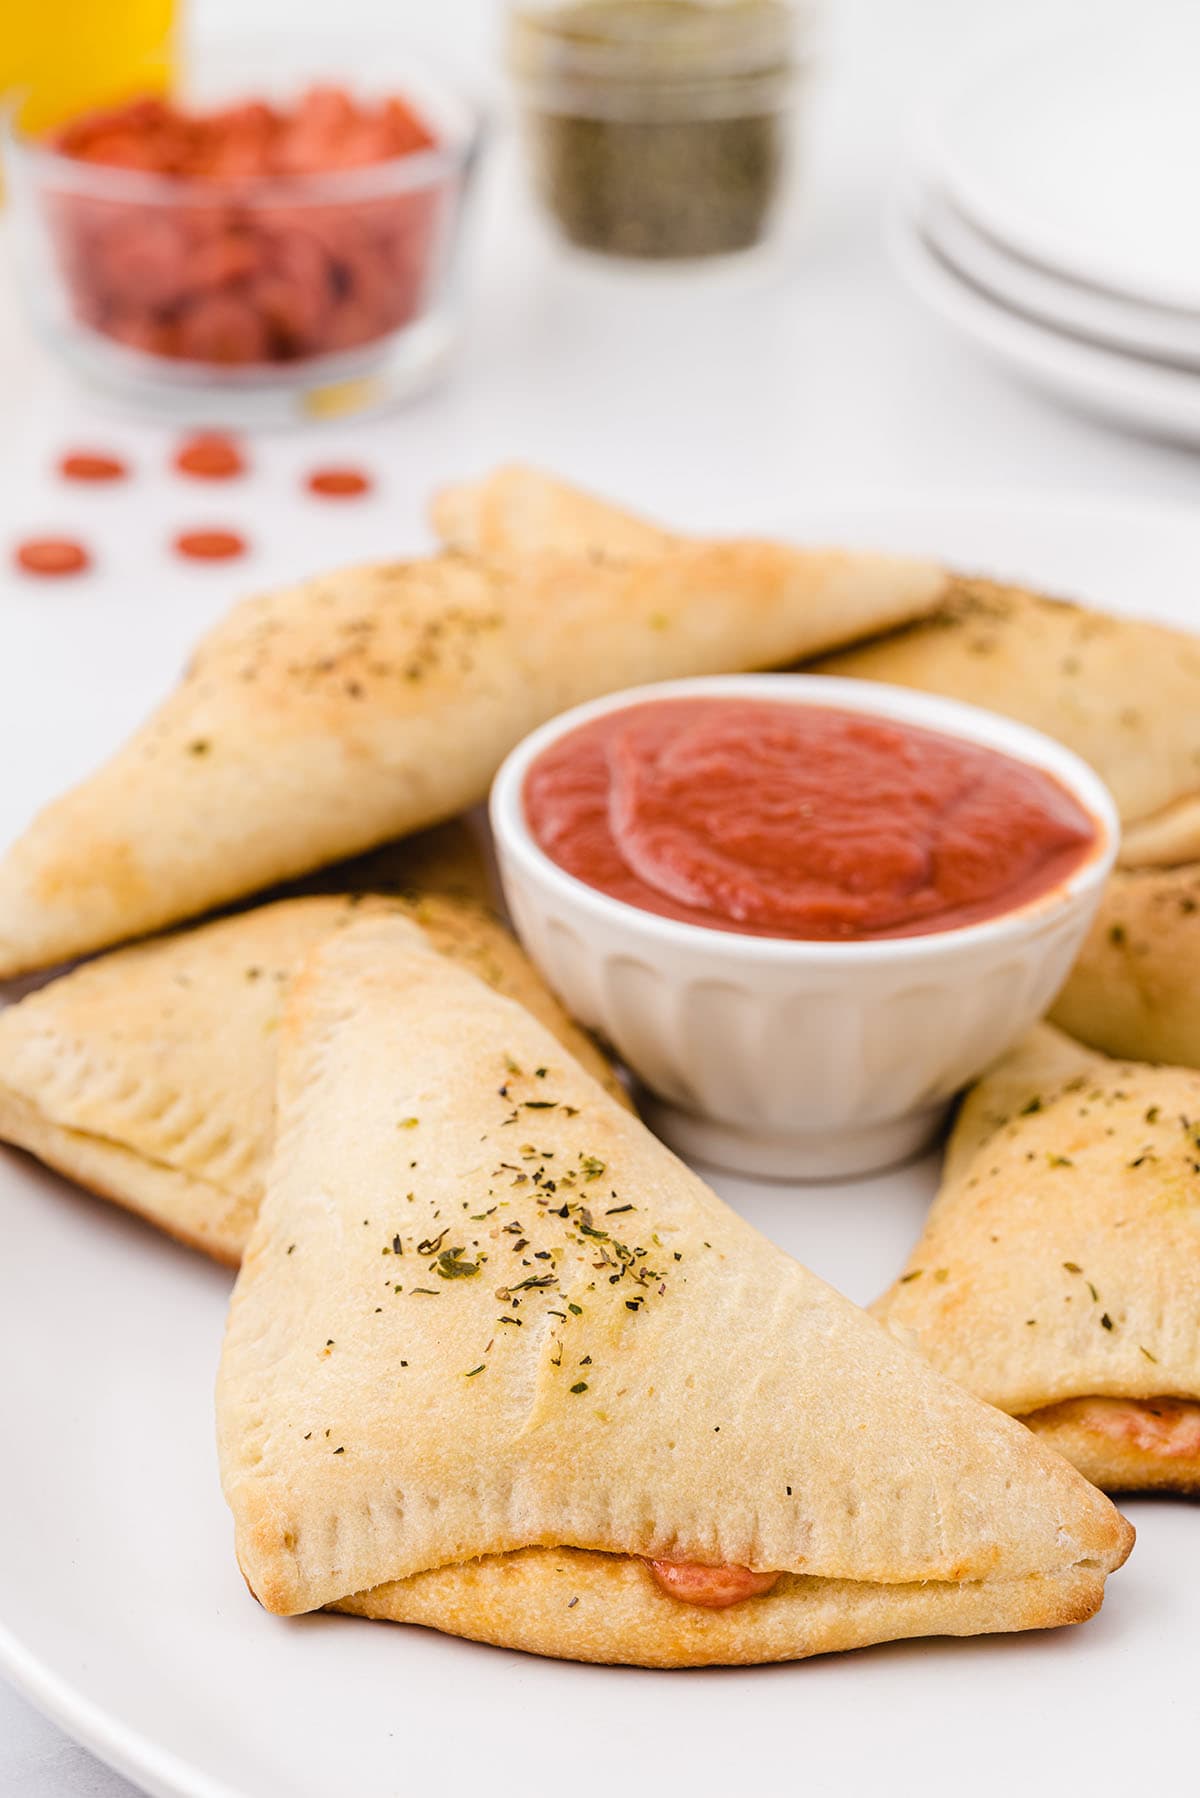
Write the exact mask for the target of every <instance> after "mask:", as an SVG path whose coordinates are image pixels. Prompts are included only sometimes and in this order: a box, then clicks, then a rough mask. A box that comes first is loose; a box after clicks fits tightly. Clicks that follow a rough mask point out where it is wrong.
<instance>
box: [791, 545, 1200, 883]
mask: <svg viewBox="0 0 1200 1798" xmlns="http://www.w3.org/2000/svg"><path fill="white" fill-rule="evenodd" d="M816 671H817V672H819V673H825V674H840V675H849V676H852V677H854V678H855V679H859V680H882V681H891V682H894V683H896V684H897V685H899V686H902V687H916V688H919V689H920V690H921V691H923V692H928V693H939V694H945V695H948V696H949V697H950V698H952V699H964V700H968V701H970V702H971V703H972V704H975V705H982V706H987V707H988V708H989V709H990V710H992V711H995V712H1003V713H1005V714H1006V715H1007V716H1009V717H1012V718H1017V719H1019V720H1020V721H1021V722H1022V723H1023V724H1030V725H1033V726H1034V727H1035V729H1038V730H1043V731H1045V732H1046V734H1047V735H1048V736H1051V737H1056V738H1057V739H1058V740H1059V742H1062V743H1065V744H1066V745H1067V746H1068V748H1071V749H1073V750H1074V751H1075V752H1076V754H1077V755H1081V756H1082V757H1083V759H1084V761H1086V762H1090V763H1091V765H1092V767H1093V768H1095V770H1096V772H1097V773H1098V774H1099V775H1100V776H1101V778H1102V779H1103V780H1104V781H1106V782H1107V784H1108V786H1109V787H1111V789H1112V792H1113V796H1114V798H1115V799H1116V801H1117V808H1118V810H1119V811H1120V814H1121V821H1122V824H1123V827H1124V834H1123V841H1122V845H1121V861H1122V863H1123V864H1124V865H1125V866H1127V867H1138V866H1144V865H1149V866H1160V865H1166V864H1171V863H1176V862H1181V861H1186V860H1188V859H1190V858H1198V857H1200V638H1197V637H1195V636H1193V635H1192V634H1191V633H1190V632H1187V631H1179V630H1171V629H1168V628H1167V627H1166V626H1164V625H1158V624H1149V623H1147V622H1146V621H1145V620H1143V619H1132V618H1117V617H1112V616H1110V615H1108V614H1107V613H1104V612H1097V611H1093V610H1091V609H1090V608H1085V607H1083V606H1077V605H1071V604H1068V603H1066V602H1065V601H1062V600H1055V599H1047V598H1044V597H1043V596H1041V595H1040V594H1036V593H1028V592H1026V591H1024V590H1023V589H1021V588H1019V587H1004V586H1000V585H998V584H996V583H995V582H992V581H984V580H957V581H956V582H955V584H954V586H953V588H952V590H951V592H950V594H949V595H948V597H947V599H946V601H945V602H944V603H943V605H942V606H941V607H940V609H939V610H938V612H937V614H936V616H934V617H933V618H931V619H929V620H928V621H926V622H922V623H918V624H914V625H910V626H909V627H908V628H906V629H903V630H900V631H896V632H893V633H892V634H891V635H890V636H886V637H881V638H880V639H879V640H878V641H877V642H874V643H868V644H864V645H862V646H860V647H858V648H852V649H850V650H848V651H843V652H841V653H838V654H836V655H833V656H830V657H827V658H826V659H824V660H823V661H821V662H820V663H818V664H817V668H816Z"/></svg>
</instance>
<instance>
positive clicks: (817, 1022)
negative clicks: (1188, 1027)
mask: <svg viewBox="0 0 1200 1798" xmlns="http://www.w3.org/2000/svg"><path fill="white" fill-rule="evenodd" d="M718 696H721V697H731V698H738V699H770V700H775V701H784V702H786V703H789V704H793V705H809V706H824V707H836V708H838V709H840V710H843V711H852V712H861V713H863V714H865V715H867V716H870V717H875V718H888V719H896V720H898V721H900V722H902V723H905V724H911V725H918V726H921V727H923V728H924V729H927V730H932V731H940V732H942V733H943V734H945V735H947V736H951V737H960V738H963V739H964V740H966V741H967V742H970V743H979V744H983V745H984V746H985V747H987V748H989V749H995V750H999V751H1000V752H1001V753H1003V754H1005V755H1008V756H1012V757H1015V758H1016V759H1017V760H1018V761H1022V762H1026V763H1031V764H1032V765H1033V766H1034V767H1038V768H1044V769H1046V770H1047V771H1048V772H1049V773H1050V774H1052V775H1054V776H1056V777H1057V779H1058V780H1059V781H1061V782H1062V784H1063V785H1064V786H1065V787H1066V788H1067V789H1068V790H1069V791H1070V792H1071V793H1073V794H1074V795H1075V797H1076V798H1077V799H1078V800H1080V801H1081V803H1082V804H1083V806H1084V807H1085V809H1086V810H1087V811H1088V812H1089V813H1090V814H1091V815H1092V817H1093V818H1094V819H1095V821H1096V826H1097V838H1096V846H1095V848H1094V850H1093V851H1092V852H1091V854H1090V855H1089V856H1088V858H1087V860H1086V861H1085V862H1084V863H1083V864H1082V866H1081V867H1080V868H1079V869H1078V870H1077V871H1076V872H1075V873H1074V874H1073V875H1072V876H1071V877H1070V879H1069V880H1067V881H1066V882H1064V883H1063V884H1061V885H1059V886H1056V887H1054V888H1052V889H1051V890H1050V891H1049V892H1048V893H1045V894H1043V895H1041V896H1040V897H1038V898H1036V899H1034V900H1032V901H1030V902H1029V903H1028V904H1026V905H1022V906H1020V907H1018V908H1017V909H1016V910H1013V911H1010V912H1005V913H1004V914H1003V915H1001V916H999V917H996V918H991V919H988V920H986V921H985V922H983V923H978V924H969V925H966V926H964V927H963V928H961V929H957V930H943V931H936V932H930V933H929V934H927V935H923V936H905V937H888V938H881V939H878V940H875V941H868V942H851V943H830V942H806V941H797V940H795V939H792V938H787V939H784V938H778V937H762V936H740V935H738V934H737V933H736V932H734V931H728V930H709V929H705V928H703V927H701V926H698V925H695V924H687V923H680V922H677V921H675V920H674V919H671V918H664V917H658V916H656V915H655V914H654V913H651V912H646V911H640V910H638V908H637V907H635V906H632V905H627V904H626V903H625V902H624V901H623V900H618V899H611V898H609V897H608V896H607V895H606V894H604V893H601V892H597V891H596V890H595V889H594V888H593V887H589V886H587V885H585V884H584V883H583V882H582V881H580V880H577V879H576V878H575V876H574V875H572V874H568V873H567V872H566V871H565V870H564V869H562V868H560V867H559V866H558V865H557V864H556V863H555V862H553V861H551V860H550V858H549V856H547V855H546V854H544V853H543V851H542V850H541V849H540V848H539V847H538V845H537V843H536V842H535V840H534V838H533V836H532V834H531V832H530V830H529V827H528V825H527V823H526V819H525V808H524V801H523V790H524V784H525V777H526V774H527V773H528V771H529V768H530V766H531V764H532V763H533V762H534V761H535V760H536V759H537V757H538V756H539V755H540V754H541V753H542V751H543V750H544V749H546V748H548V747H549V745H550V744H551V743H553V742H555V741H556V740H557V739H558V738H559V737H562V736H565V735H566V734H567V733H569V732H570V731H573V730H575V729H576V728H577V727H578V726H579V725H581V724H586V723H587V722H588V721H589V720H590V719H593V718H598V717H600V716H602V715H603V714H605V713H608V712H612V711H616V710H619V709H623V708H625V707H627V706H634V705H640V704H642V703H643V702H644V701H646V700H651V699H688V698H700V697H718ZM491 821H492V831H493V834H494V837H495V844H496V854H497V858H498V861H499V866H500V874H501V879H502V881H503V884H504V892H505V897H506V899H507V902H508V906H509V910H510V912H511V915H512V919H513V922H514V924H515V926H516V929H517V932H518V934H519V935H520V938H521V941H522V942H523V943H524V945H525V948H526V950H527V951H528V952H529V954H530V955H531V956H532V957H533V960H534V961H535V962H536V963H537V965H538V967H539V968H540V969H541V971H542V973H543V974H544V975H545V977H546V979H547V980H548V981H549V983H550V985H551V986H552V987H553V988H554V989H555V991H556V992H557V993H558V994H559V995H560V997H561V998H562V1000H563V1002H564V1004H565V1005H566V1006H567V1007H568V1008H569V1009H570V1010H571V1011H572V1012H573V1013H574V1015H575V1016H576V1017H577V1018H579V1019H580V1020H581V1021H582V1022H583V1023H585V1024H587V1025H589V1026H590V1027H591V1028H592V1029H593V1030H596V1031H598V1032H599V1034H600V1035H601V1036H603V1037H604V1038H606V1039H607V1041H608V1042H609V1043H611V1044H612V1046H613V1048H614V1049H615V1050H616V1052H617V1053H618V1055H620V1057H621V1058H622V1060H623V1061H625V1062H626V1063H627V1065H628V1066H629V1067H630V1068H631V1069H632V1070H633V1072H634V1073H635V1074H636V1075H637V1076H638V1078H639V1079H640V1080H641V1081H642V1082H643V1083H644V1084H645V1086H646V1087H647V1089H648V1091H649V1095H650V1101H649V1104H648V1105H646V1106H645V1107H644V1110H645V1112H646V1115H647V1117H648V1119H649V1121H650V1122H651V1123H652V1125H653V1126H654V1128H655V1129H656V1130H657V1131H658V1133H659V1134H660V1135H661V1136H662V1137H663V1138H664V1139H665V1140H666V1141H667V1142H669V1143H670V1144H671V1145H672V1146H673V1147H674V1148H676V1149H677V1150H678V1151H679V1152H680V1154H682V1155H684V1156H686V1157H689V1158H696V1159H699V1160H702V1161H707V1162H710V1163H712V1164H714V1165H716V1166H717V1167H724V1168H732V1169H735V1170H736V1171H738V1172H742V1173H751V1174H760V1175H767V1176H769V1177H773V1178H780V1179H784V1178H792V1179H830V1178H841V1177H846V1176H850V1175H854V1174H864V1173H868V1172H871V1171H873V1170H877V1169H880V1168H883V1167H887V1166H890V1165H892V1164H894V1163H895V1162H897V1161H900V1160H903V1159H904V1158H905V1157H907V1156H910V1155H913V1154H915V1153H916V1152H917V1151H918V1150H920V1149H921V1148H923V1147H924V1146H925V1145H926V1144H927V1143H928V1142H929V1141H930V1139H931V1138H932V1137H933V1135H934V1134H935V1132H936V1130H937V1128H938V1125H939V1124H940V1122H941V1120H942V1116H943V1114H944V1112H945V1109H946V1107H947V1105H948V1103H949V1101H950V1099H951V1097H952V1096H953V1094H954V1093H955V1092H957V1091H958V1090H959V1089H960V1088H961V1087H963V1086H965V1085H966V1084H967V1083H968V1082H969V1081H971V1080H973V1079H975V1077H976V1076H977V1075H978V1074H980V1073H982V1072H983V1070H984V1069H985V1068H986V1067H987V1066H988V1064H989V1063H990V1062H992V1061H994V1060H995V1059H996V1057H997V1056H998V1055H1001V1054H1003V1053H1004V1051H1005V1050H1006V1049H1007V1048H1008V1047H1009V1046H1010V1045H1011V1044H1012V1043H1013V1042H1015V1041H1016V1039H1017V1038H1018V1037H1019V1036H1021V1035H1022V1033H1023V1032H1024V1031H1025V1030H1027V1029H1028V1028H1029V1026H1030V1025H1031V1024H1033V1023H1034V1022H1035V1021H1036V1020H1037V1019H1038V1018H1039V1017H1041V1015H1042V1013H1043V1012H1044V1011H1045V1010H1046V1008H1047V1006H1048V1005H1049V1004H1050V1003H1051V1001H1052V1000H1053V998H1054V996H1055V994H1056V993H1057V992H1058V990H1059V988H1060V987H1061V986H1062V984H1063V982H1064V980H1065V979H1066V977H1067V973H1068V971H1069V969H1070V967H1071V963H1072V962H1073V961H1074V959H1075V956H1076V954H1077V953H1078V950H1079V948H1080V945H1081V943H1082V941H1083V938H1084V936H1085V934H1086V933H1087V930H1088V927H1089V925H1090V924H1091V922H1092V918H1093V916H1094V915H1095V912H1096V908H1097V905H1098V903H1099V899H1100V893H1101V889H1102V887H1103V885H1104V882H1105V880H1106V879H1107V878H1108V874H1109V872H1110V870H1111V868H1112V865H1113V860H1114V858H1115V855H1116V849H1117V841H1118V836H1119V829H1120V826H1119V822H1118V819H1117V814H1116V808H1115V806H1114V804H1113V800H1112V797H1111V795H1110V793H1109V791H1108V789H1107V787H1105V786H1104V784H1103V783H1102V781H1100V779H1099V778H1098V777H1097V776H1096V775H1095V774H1094V773H1093V772H1092V771H1091V769H1090V768H1089V767H1087V765H1086V764H1085V763H1084V762H1082V761H1080V759H1079V757H1078V756H1076V755H1073V754H1072V753H1071V751H1070V750H1068V749H1064V748H1063V747H1062V746H1061V745H1060V744H1058V743H1055V742H1052V741H1051V740H1050V738H1049V737H1044V736H1042V735H1041V733H1040V732H1038V731H1034V730H1029V729H1027V728H1026V727H1025V726H1024V725H1021V724H1014V723H1013V722H1012V721H1011V720H1009V719H1007V718H1001V717H999V716H997V715H996V714H995V713H992V712H986V711H983V710H981V709H980V708H979V707H977V706H970V705H960V704H958V703H957V702H956V701H953V700H948V699H937V698H933V697H931V696H930V695H928V694H924V693H914V692H910V691H908V690H906V689H904V688H900V687H889V686H884V685H880V684H877V683H875V682H873V681H856V680H837V679H834V678H832V677H827V676H824V675H805V674H747V675H721V676H715V677H709V678H704V679H698V680H679V681H669V682H661V683H659V684H657V685H654V686H647V687H636V688H629V689H627V690H626V691H624V692H622V693H616V694H612V695H610V696H609V697H607V698H605V699H599V700H595V701H593V702H591V703H590V704H588V705H581V706H576V707H575V708H574V709H573V710H572V711H569V712H564V713H562V714H561V715H560V716H559V717H557V718H554V719H552V720H551V721H550V723H548V724H544V725H543V726H542V727H541V729H540V730H535V731H534V732H533V733H532V734H531V735H530V736H528V737H526V738H525V740H524V742H522V743H521V744H519V745H518V747H517V748H516V749H514V750H513V752H512V754H511V755H510V756H509V757H508V759H507V760H506V761H505V763H504V765H503V767H502V768H501V769H500V772H499V773H498V774H497V776H496V780H495V784H494V785H493V788H492V797H491Z"/></svg>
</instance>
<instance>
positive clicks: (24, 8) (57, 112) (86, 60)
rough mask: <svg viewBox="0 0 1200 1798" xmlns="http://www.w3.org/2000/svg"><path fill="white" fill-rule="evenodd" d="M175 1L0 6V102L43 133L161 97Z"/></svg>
mask: <svg viewBox="0 0 1200 1798" xmlns="http://www.w3.org/2000/svg"><path fill="white" fill-rule="evenodd" d="M175 10H176V9H175V0H0V95H3V96H5V98H7V97H9V96H21V100H20V125H21V127H22V129H23V130H25V131H34V132H36V131H45V130H48V129H50V128H51V127H53V126H55V125H60V124H62V123H63V121H64V120H65V119H69V118H70V117H71V116H72V115H73V114H75V113H79V112H84V111H86V110H87V109H88V108H89V107H92V106H104V105H107V104H109V103H110V102H114V101H118V100H125V99H129V98H131V97H132V96H133V95H134V94H140V93H155V92H162V91H163V90H164V89H165V88H166V87H167V86H168V84H169V82H170V78H171V72H172V64H173V51H174V39H173V26H174V20H175Z"/></svg>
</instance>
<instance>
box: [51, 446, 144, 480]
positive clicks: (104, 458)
mask: <svg viewBox="0 0 1200 1798" xmlns="http://www.w3.org/2000/svg"><path fill="white" fill-rule="evenodd" d="M58 472H59V474H60V475H61V476H62V478H63V480H64V481H123V480H124V479H125V477H126V475H127V474H128V473H129V468H128V465H127V464H126V463H124V462H122V460H121V458H120V457H119V456H108V455H105V454H103V453H102V452H101V451H99V450H69V451H68V452H67V454H66V455H64V456H62V457H60V459H59V464H58Z"/></svg>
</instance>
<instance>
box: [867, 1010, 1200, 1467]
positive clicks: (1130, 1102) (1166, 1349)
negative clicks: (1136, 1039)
mask: <svg viewBox="0 0 1200 1798" xmlns="http://www.w3.org/2000/svg"><path fill="white" fill-rule="evenodd" d="M872 1309H873V1310H874V1311H875V1312H876V1314H877V1315H878V1316H880V1317H881V1318H883V1319H884V1320H885V1321H886V1322H887V1323H888V1324H890V1325H898V1326H902V1328H903V1329H904V1331H905V1332H912V1333H913V1336H914V1338H915V1341H916V1343H917V1346H918V1347H919V1348H920V1349H921V1350H922V1352H923V1353H924V1354H926V1355H927V1356H928V1357H929V1359H930V1361H931V1362H932V1363H933V1365H934V1366H935V1367H937V1368H939V1369H940V1370H941V1371H942V1372H943V1373H947V1374H949V1375H951V1377H952V1378H954V1379H956V1380H958V1381H960V1382H961V1383H962V1385H964V1386H965V1387H967V1389H968V1390H969V1391H971V1392H974V1393H976V1394H978V1396H979V1397H980V1398H983V1399H987V1400H988V1402H989V1403H990V1404H993V1405H998V1406H999V1407H1000V1408H1001V1409H1002V1410H1005V1411H1009V1412H1011V1413H1012V1414H1013V1415H1014V1416H1016V1417H1019V1418H1021V1420H1022V1421H1023V1422H1024V1423H1026V1424H1028V1425H1029V1427H1030V1429H1032V1430H1034V1431H1036V1432H1037V1434H1038V1435H1039V1436H1040V1437H1041V1438H1042V1439H1043V1440H1044V1441H1046V1442H1048V1443H1049V1444H1050V1445H1051V1446H1052V1447H1054V1448H1056V1449H1058V1450H1059V1451H1060V1452H1061V1453H1062V1454H1064V1455H1066V1456H1067V1457H1068V1459H1069V1460H1071V1461H1073V1462H1074V1464H1075V1465H1076V1466H1077V1467H1078V1468H1079V1469H1080V1471H1081V1472H1082V1473H1084V1474H1086V1475H1087V1477H1088V1479H1090V1480H1093V1481H1094V1482H1095V1483H1096V1484H1097V1485H1098V1486H1103V1487H1105V1488H1106V1489H1107V1490H1109V1491H1114V1492H1115V1491H1135V1490H1139V1489H1146V1490H1160V1491H1173V1492H1195V1491H1200V1074H1198V1073H1196V1072H1195V1071H1194V1070H1192V1069H1190V1068H1171V1067H1151V1066H1147V1065H1145V1064H1141V1063H1136V1062H1122V1061H1110V1060H1108V1058H1107V1057H1105V1056H1103V1055H1097V1054H1094V1053H1092V1052H1091V1051H1089V1050H1087V1049H1084V1048H1082V1047H1080V1045H1079V1044H1078V1043H1074V1042H1072V1041H1071V1040H1070V1038H1069V1037H1066V1036H1063V1035H1062V1034H1061V1033H1060V1032H1059V1031H1056V1030H1053V1029H1051V1028H1050V1027H1049V1026H1041V1027H1040V1028H1039V1029H1038V1030H1036V1031H1035V1032H1034V1033H1033V1034H1032V1035H1031V1036H1029V1037H1028V1038H1027V1039H1026V1040H1025V1042H1024V1043H1023V1044H1021V1045H1020V1046H1019V1047H1018V1048H1017V1049H1015V1050H1014V1051H1013V1052H1012V1053H1011V1054H1010V1055H1009V1056H1007V1057H1006V1058H1005V1059H1004V1060H1003V1061H1001V1062H1000V1063H998V1065H997V1066H996V1068H995V1069H994V1071H993V1072H992V1073H991V1074H990V1075H989V1076H988V1077H987V1078H986V1079H984V1080H982V1081H981V1082H980V1083H979V1085H978V1086H976V1087H975V1088H974V1089H973V1091H972V1092H971V1093H970V1094H969V1096H968V1097H967V1099H966V1102H965V1103H964V1105H963V1108H962V1112H961V1113H960V1116H959V1119H958V1123H957V1125H956V1127H955V1129H954V1132H953V1134H952V1136H951V1138H950V1145H949V1149H948V1152H947V1157H946V1168H945V1175H944V1179H943V1182H942V1188H941V1191H940V1193H939V1194H938V1197H937V1200H936V1201H935V1203H934V1206H933V1209H932V1211H931V1212H930V1214H929V1221H928V1223H927V1225H926V1228H925V1233H924V1235H923V1236H922V1238H921V1240H920V1242H919V1243H918V1244H917V1246H916V1248H915V1249H914V1251H913V1254H912V1257H911V1259H910V1261H909V1263H908V1267H907V1268H906V1270H905V1272H904V1273H903V1275H902V1276H901V1278H900V1279H899V1281H898V1282H897V1283H896V1285H895V1286H893V1287H892V1288H891V1290H890V1292H888V1293H886V1294H885V1295H884V1297H883V1298H882V1299H880V1300H879V1301H878V1303H877V1304H876V1305H875V1306H873V1307H872Z"/></svg>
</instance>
